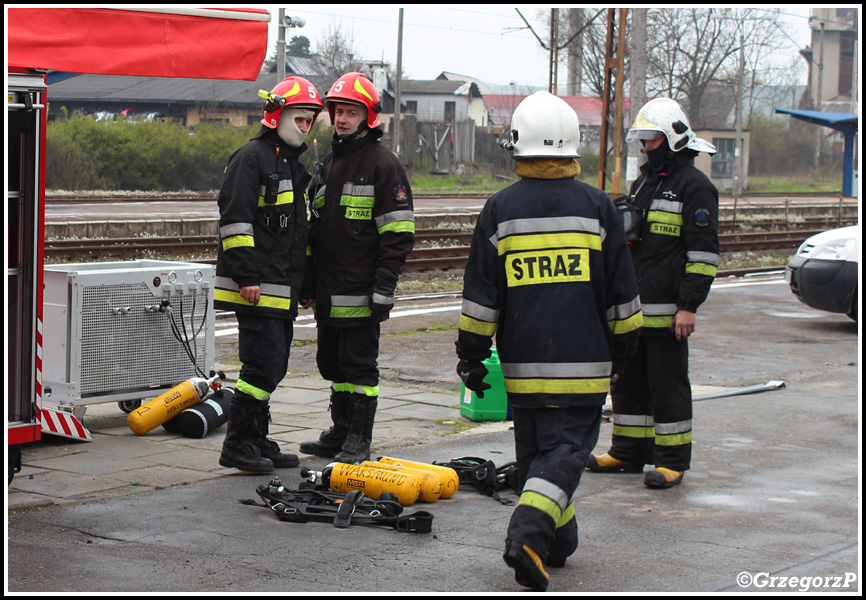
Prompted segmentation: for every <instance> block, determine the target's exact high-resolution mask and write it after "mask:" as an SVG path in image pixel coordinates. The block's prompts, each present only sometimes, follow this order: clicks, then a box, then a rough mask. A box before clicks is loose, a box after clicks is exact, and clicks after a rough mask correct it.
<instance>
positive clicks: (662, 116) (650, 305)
mask: <svg viewBox="0 0 866 600" xmlns="http://www.w3.org/2000/svg"><path fill="white" fill-rule="evenodd" d="M626 139H627V140H628V141H632V140H640V142H641V144H643V151H644V153H645V154H646V156H647V163H646V164H645V165H643V166H642V167H641V175H640V176H639V177H638V179H637V180H636V181H635V182H634V184H633V185H632V188H631V195H632V196H633V197H634V203H635V205H636V206H637V207H638V208H640V210H641V211H642V216H643V219H642V222H641V225H640V230H639V234H638V240H637V241H636V242H635V243H634V244H633V245H632V248H631V256H632V261H633V262H634V268H635V272H636V273H637V277H638V281H639V282H640V297H641V303H642V306H643V311H644V328H643V332H642V334H641V338H640V344H639V347H638V353H637V354H636V355H635V356H634V357H633V358H632V359H631V360H630V361H629V362H628V365H627V367H626V368H625V370H624V372H623V374H622V376H621V377H620V378H619V379H618V380H617V381H616V383H615V384H614V385H613V387H612V388H611V397H612V401H613V438H612V444H611V447H610V450H608V452H607V453H605V454H603V455H600V456H593V457H591V458H590V461H589V465H588V468H589V469H590V470H591V471H598V472H631V473H640V472H642V471H643V469H644V465H645V464H648V465H653V466H654V467H655V468H654V469H652V470H649V471H647V473H646V475H645V476H644V483H645V485H647V486H648V487H651V488H660V489H665V488H669V487H672V486H674V485H677V484H679V483H680V482H681V481H682V479H683V473H684V472H685V471H687V470H688V469H689V466H690V463H691V449H692V396H691V384H690V382H689V376H688V360H689V359H688V338H689V336H690V335H691V334H692V333H693V332H694V331H695V323H696V311H697V310H698V307H699V306H700V305H701V304H702V303H703V302H704V300H706V297H707V294H708V293H709V291H710V285H711V284H712V282H713V278H714V277H715V275H716V271H717V269H718V265H719V222H718V210H719V196H718V191H717V190H716V188H715V187H714V186H713V184H712V183H711V182H710V180H709V179H708V178H707V177H706V175H704V174H703V173H702V172H701V171H699V170H698V169H697V168H695V166H694V158H695V156H697V154H698V153H699V152H707V153H710V154H712V153H715V151H716V150H715V147H714V146H713V145H712V144H710V143H709V142H707V141H705V140H702V139H700V138H698V137H696V136H695V134H694V132H693V131H692V129H691V127H690V126H689V122H688V119H687V118H686V115H685V113H684V112H683V109H682V108H681V107H680V105H679V104H678V103H677V102H676V101H674V100H671V99H669V98H657V99H655V100H652V101H650V102H648V103H647V104H646V105H645V106H643V108H641V110H640V112H639V113H638V115H637V118H636V119H635V122H634V125H633V126H632V128H631V129H630V130H629V132H628V135H627V136H626Z"/></svg>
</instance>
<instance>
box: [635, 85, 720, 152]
mask: <svg viewBox="0 0 866 600" xmlns="http://www.w3.org/2000/svg"><path fill="white" fill-rule="evenodd" d="M659 134H662V135H664V136H665V137H666V138H667V139H668V146H670V148H671V150H673V151H674V152H679V151H680V150H682V149H683V148H689V149H690V150H694V151H696V152H706V153H707V154H715V153H716V147H715V146H713V145H712V144H711V143H709V142H708V141H706V140H704V139H701V138H699V137H697V136H696V135H695V132H694V131H692V128H691V127H689V120H688V117H686V113H685V112H684V111H683V109H682V107H681V106H680V105H679V103H677V101H676V100H671V99H670V98H656V99H655V100H650V101H649V102H647V103H646V104H644V106H643V108H641V109H640V112H638V113H637V117H635V120H634V125H632V127H631V129H629V130H628V134H627V135H626V136H625V140H626V141H627V142H630V141H632V140H652V139H655V138H657V137H658V135H659Z"/></svg>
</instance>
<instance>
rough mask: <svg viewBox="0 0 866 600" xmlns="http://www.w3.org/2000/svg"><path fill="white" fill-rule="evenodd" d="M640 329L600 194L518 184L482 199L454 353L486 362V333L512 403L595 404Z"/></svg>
mask: <svg viewBox="0 0 866 600" xmlns="http://www.w3.org/2000/svg"><path fill="white" fill-rule="evenodd" d="M539 160H541V159H539ZM518 162H520V161H518ZM518 174H520V171H519V170H518ZM641 322H642V316H641V309H640V299H639V297H638V291H637V282H636V281H635V277H634V271H633V269H632V265H631V259H630V257H629V251H628V245H627V243H626V239H625V233H624V231H623V227H622V223H621V221H620V219H619V217H618V215H617V213H616V210H615V208H614V205H613V203H612V202H611V200H610V199H609V198H608V196H607V195H606V194H605V193H604V192H601V191H599V190H597V189H595V188H592V187H590V186H588V185H586V184H584V183H582V182H579V181H577V180H575V179H572V178H563V179H532V178H525V179H521V180H520V181H518V182H517V183H515V184H513V185H511V186H509V187H508V188H506V189H504V190H502V191H500V192H498V193H496V194H494V195H493V196H491V197H490V199H489V200H488V201H487V203H486V204H485V206H484V209H483V210H482V211H481V214H480V215H479V218H478V222H477V224H476V227H475V233H474V237H473V240H472V248H471V250H470V255H469V262H468V264H467V266H466V271H465V275H464V287H463V308H462V314H461V316H460V325H459V333H458V342H457V354H458V356H459V357H460V358H465V359H471V360H483V359H485V358H487V357H488V356H489V354H490V346H491V341H492V336H493V335H494V334H495V335H496V349H497V351H498V354H499V359H500V361H501V364H502V373H503V375H504V378H505V389H506V391H507V392H508V398H509V401H510V402H511V403H512V404H514V405H515V406H521V407H536V406H559V407H570V406H593V405H602V404H604V401H605V397H606V395H607V392H608V388H609V386H610V376H611V369H612V362H613V359H614V358H628V357H629V356H631V355H632V354H634V352H635V350H636V349H637V342H638V336H639V332H640V328H641Z"/></svg>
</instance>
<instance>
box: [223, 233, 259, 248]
mask: <svg viewBox="0 0 866 600" xmlns="http://www.w3.org/2000/svg"><path fill="white" fill-rule="evenodd" d="M255 247H256V242H255V240H254V239H253V236H251V235H233V236H232V237H230V238H226V239H224V240H223V250H231V249H232V248H255Z"/></svg>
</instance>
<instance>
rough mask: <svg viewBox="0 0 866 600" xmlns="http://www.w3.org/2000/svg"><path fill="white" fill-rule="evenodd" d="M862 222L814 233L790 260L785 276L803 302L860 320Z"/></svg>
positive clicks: (792, 289)
mask: <svg viewBox="0 0 866 600" xmlns="http://www.w3.org/2000/svg"><path fill="white" fill-rule="evenodd" d="M859 260H860V226H859V225H853V226H851V227H842V228H840V229H831V230H830V231H825V232H823V233H819V234H818V235H813V236H812V237H810V238H809V239H807V240H806V241H805V242H803V243H802V244H801V245H800V247H799V248H798V249H797V254H795V255H794V256H792V257H791V260H790V261H788V266H787V268H786V269H785V279H786V280H787V282H788V285H790V286H791V291H792V292H794V295H795V296H797V299H799V300H800V302H802V303H803V304H806V305H807V306H811V307H812V308H817V309H819V310H826V311H828V312H834V313H843V314H846V315H848V316H849V317H850V318H852V319H854V320H855V321H856V320H857V313H858V307H857V296H858V294H857V287H858V263H859Z"/></svg>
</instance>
